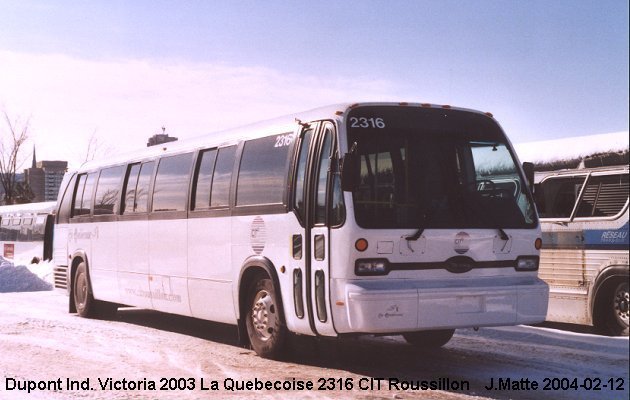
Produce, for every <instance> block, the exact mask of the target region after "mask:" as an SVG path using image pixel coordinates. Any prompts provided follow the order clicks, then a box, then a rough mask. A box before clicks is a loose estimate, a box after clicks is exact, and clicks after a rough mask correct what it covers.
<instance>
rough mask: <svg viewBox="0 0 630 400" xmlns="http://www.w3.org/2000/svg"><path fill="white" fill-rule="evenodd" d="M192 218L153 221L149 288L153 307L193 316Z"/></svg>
mask: <svg viewBox="0 0 630 400" xmlns="http://www.w3.org/2000/svg"><path fill="white" fill-rule="evenodd" d="M187 226H188V221H187V220H186V219H157V220H153V221H149V287H150V289H151V302H152V303H153V308H155V309H156V310H159V311H164V312H169V313H173V314H181V315H190V304H189V301H188V284H187V280H188V278H187V276H186V275H187V273H186V269H187V264H188V240H187V236H188V232H187V231H188V229H187Z"/></svg>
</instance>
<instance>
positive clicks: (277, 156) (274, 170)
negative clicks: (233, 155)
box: [236, 132, 294, 206]
mask: <svg viewBox="0 0 630 400" xmlns="http://www.w3.org/2000/svg"><path fill="white" fill-rule="evenodd" d="M293 137H294V136H293V134H292V133H290V132H289V133H285V134H282V135H274V136H267V137H263V138H260V139H254V140H249V141H247V142H245V147H244V149H243V155H242V156H241V166H240V169H239V173H238V184H237V186H236V205H237V206H248V205H256V204H281V203H282V201H283V199H284V179H285V177H286V176H287V169H286V168H287V157H288V155H289V148H290V147H291V144H292V143H293Z"/></svg>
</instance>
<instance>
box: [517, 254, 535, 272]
mask: <svg viewBox="0 0 630 400" xmlns="http://www.w3.org/2000/svg"><path fill="white" fill-rule="evenodd" d="M516 270H517V271H538V257H535V256H529V257H519V258H517V259H516Z"/></svg>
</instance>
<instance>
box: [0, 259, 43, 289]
mask: <svg viewBox="0 0 630 400" xmlns="http://www.w3.org/2000/svg"><path fill="white" fill-rule="evenodd" d="M0 258H1V260H0V293H8V292H36V291H41V290H52V288H53V265H52V263H51V262H48V261H42V262H40V263H39V264H25V263H23V262H21V261H19V260H17V261H16V262H15V263H13V262H11V261H9V260H7V259H5V258H3V257H0Z"/></svg>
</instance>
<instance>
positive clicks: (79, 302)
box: [72, 261, 96, 318]
mask: <svg viewBox="0 0 630 400" xmlns="http://www.w3.org/2000/svg"><path fill="white" fill-rule="evenodd" d="M72 286H73V287H72V296H73V299H74V306H75V307H76V310H77V314H79V316H80V317H83V318H92V317H95V316H96V307H95V306H96V304H95V302H94V297H93V296H92V289H91V288H90V280H89V279H88V275H87V267H86V265H85V262H83V261H82V262H81V263H80V264H79V265H78V266H77V270H76V272H75V273H74V281H73V285H72Z"/></svg>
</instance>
